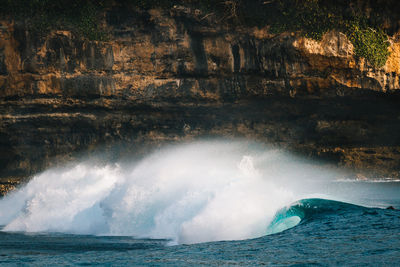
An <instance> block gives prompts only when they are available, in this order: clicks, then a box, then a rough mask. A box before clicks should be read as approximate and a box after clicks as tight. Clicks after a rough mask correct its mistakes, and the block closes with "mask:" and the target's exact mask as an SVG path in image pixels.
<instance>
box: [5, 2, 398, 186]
mask: <svg viewBox="0 0 400 267" xmlns="http://www.w3.org/2000/svg"><path fill="white" fill-rule="evenodd" d="M104 23H105V25H106V27H107V28H108V30H109V32H110V33H111V34H112V38H110V40H107V41H88V40H84V39H82V38H80V37H78V36H75V35H74V34H73V33H71V32H68V31H52V32H51V33H49V34H48V35H47V36H45V37H38V36H35V35H34V34H33V33H31V32H30V31H29V30H28V29H27V28H26V26H25V25H23V24H21V23H18V22H16V21H10V20H3V21H1V22H0V24H1V25H0V37H1V38H0V163H1V166H0V182H1V183H2V188H6V187H8V188H11V187H12V186H14V184H12V185H11V184H9V185H8V184H7V183H8V181H9V179H10V177H19V178H18V179H17V180H20V181H25V180H26V179H29V177H31V176H32V175H34V174H35V173H37V172H40V171H42V170H44V169H46V168H48V167H51V166H55V165H57V164H62V163H65V162H68V161H70V160H73V159H76V158H78V156H81V155H91V154H92V153H94V151H97V150H98V149H102V150H104V151H113V152H112V153H114V154H115V157H120V156H122V155H125V154H127V153H139V154H140V153H142V152H141V151H142V150H143V148H141V147H156V146H161V145H163V144H165V143H171V142H180V141H190V140H197V139H201V138H205V137H207V138H209V137H213V138H221V137H223V138H248V139H251V140H255V141H258V142H262V143H267V144H270V145H272V146H275V147H277V148H279V149H285V150H288V151H291V152H292V153H296V154H298V155H301V156H304V157H306V158H309V159H313V160H315V159H316V160H318V161H320V162H323V163H324V164H325V163H326V164H329V165H331V166H335V167H338V168H345V169H346V170H348V171H349V172H350V173H352V175H353V176H354V177H361V178H363V177H365V178H369V177H374V178H376V177H378V178H379V177H393V178H396V177H400V106H399V105H398V104H399V102H400V97H399V93H398V92H399V89H400V85H399V77H400V64H399V58H400V43H399V42H398V36H397V35H394V36H392V37H391V39H390V42H391V45H390V47H389V50H390V51H391V54H390V56H389V59H388V61H387V62H386V65H385V66H384V67H382V68H379V69H377V68H374V67H372V66H371V65H369V63H368V62H366V61H365V60H364V59H362V58H357V57H355V56H354V51H353V49H354V48H353V46H352V44H351V42H350V41H349V40H348V39H347V37H346V36H345V35H344V34H342V33H340V32H337V31H331V32H328V33H327V34H325V35H324V36H323V38H322V40H321V41H315V40H311V39H307V38H304V37H302V36H299V35H297V34H296V33H292V32H286V33H282V34H279V35H273V34H270V33H269V32H268V28H257V27H237V28H235V29H234V30H233V29H229V28H226V27H225V26H222V25H216V24H215V22H212V21H208V20H199V19H198V18H197V17H196V15H195V14H194V13H193V12H192V11H190V10H184V9H175V10H172V11H171V12H166V11H165V10H164V11H162V10H158V9H153V10H150V11H148V12H147V11H146V12H144V11H143V12H138V13H123V12H121V11H118V10H110V11H109V13H108V14H107V15H106V16H105V21H104ZM2 190H3V189H2Z"/></svg>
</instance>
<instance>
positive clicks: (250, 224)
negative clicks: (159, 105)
mask: <svg viewBox="0 0 400 267" xmlns="http://www.w3.org/2000/svg"><path fill="white" fill-rule="evenodd" d="M338 176H339V174H337V173H333V172H329V171H327V170H324V169H321V168H317V167H315V166H314V165H311V164H309V163H308V162H305V161H303V160H301V159H299V158H296V157H294V156H291V155H289V154H287V153H284V152H282V151H280V150H276V149H272V148H268V147H266V146H263V145H260V144H257V143H249V142H239V141H238V142H232V141H229V142H228V141H207V142H206V141H204V142H196V143H192V144H183V145H178V146H169V147H165V148H163V149H160V150H158V151H156V152H154V153H152V154H151V155H149V156H147V157H145V158H143V159H142V160H139V161H129V160H124V161H121V162H119V163H113V164H106V165H104V164H99V163H94V162H92V161H85V162H81V163H79V164H76V165H73V166H69V167H64V168H58V169H51V170H48V171H45V172H43V173H41V174H39V175H37V176H35V177H34V178H33V179H32V180H31V181H30V182H29V183H28V184H27V185H26V186H25V187H23V188H21V189H20V190H18V191H16V192H13V193H11V194H9V195H8V196H7V197H5V198H4V199H2V200H0V225H5V227H4V229H3V231H26V232H63V233H74V234H93V235H123V236H125V235H128V236H134V237H138V238H142V237H143V238H163V239H164V238H165V239H171V240H172V241H173V242H174V243H180V244H182V243H185V244H186V243H187V244H190V243H199V242H207V241H218V240H241V239H249V238H255V237H260V236H263V235H265V234H266V233H267V228H268V225H269V224H270V223H271V221H272V220H273V218H274V215H275V214H276V212H277V211H278V210H280V209H282V208H283V207H286V206H288V205H290V204H291V203H293V202H295V201H297V200H300V199H303V198H307V197H329V198H331V199H336V200H341V198H343V197H342V196H340V194H337V195H335V192H332V190H329V188H330V184H331V182H332V181H333V180H334V179H337V178H338ZM328 194H329V196H328ZM292 221H293V219H292ZM292 221H291V223H292V224H293V222H292ZM295 222H296V223H298V221H296V220H295ZM296 223H294V224H293V225H291V226H294V225H295V224H296Z"/></svg>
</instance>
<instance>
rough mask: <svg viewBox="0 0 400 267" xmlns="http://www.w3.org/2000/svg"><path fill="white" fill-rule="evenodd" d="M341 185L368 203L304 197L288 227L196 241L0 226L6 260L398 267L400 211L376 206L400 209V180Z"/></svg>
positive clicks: (289, 212)
mask: <svg viewBox="0 0 400 267" xmlns="http://www.w3.org/2000/svg"><path fill="white" fill-rule="evenodd" d="M336 187H343V188H346V189H347V191H346V190H345V189H343V190H344V191H343V193H344V194H346V193H351V192H352V189H351V188H353V189H354V188H361V189H362V188H364V190H358V191H357V192H359V193H358V194H359V195H357V197H358V198H363V199H364V201H365V203H367V204H368V205H366V206H369V207H365V206H358V205H354V204H349V203H345V202H337V201H333V200H327V199H316V198H314V199H303V200H300V201H297V202H295V203H293V205H291V206H289V207H284V208H283V209H281V210H279V211H278V212H277V214H276V216H275V218H274V220H273V221H272V223H271V225H270V227H269V228H274V227H278V226H279V225H280V226H282V225H286V224H287V223H288V222H289V224H290V222H293V221H296V219H297V218H298V219H299V220H300V223H299V224H297V225H296V226H294V227H292V228H290V229H287V230H285V231H283V232H280V233H275V234H271V235H266V236H263V237H260V238H256V239H249V240H242V241H220V242H209V243H200V244H193V245H175V246H171V245H170V244H169V240H154V239H135V238H134V237H127V236H87V235H68V234H60V233H54V234H52V233H15V232H14V233H10V232H0V264H1V265H4V266H7V265H50V266H54V265H92V264H101V265H113V266H122V265H152V266H154V265H156V266H157V265H171V266H179V265H184V266H188V265H207V266H209V265H214V266H217V265H218V266H219V265H241V266H242V265H245V266H248V265H274V266H286V265H291V266H304V265H317V266H318V265H322V266H326V265H333V266H335V265H336V266H399V264H400V211H399V210H389V209H384V208H373V207H371V206H374V205H375V206H376V207H382V206H394V207H397V208H400V183H340V184H336ZM353 191H354V190H353ZM360 192H363V193H360ZM368 196H369V198H368ZM349 197H350V196H349ZM293 218H295V219H293ZM234 223H235V222H234V221H232V224H234ZM267 232H268V229H266V233H267Z"/></svg>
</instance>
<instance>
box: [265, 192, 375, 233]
mask: <svg viewBox="0 0 400 267" xmlns="http://www.w3.org/2000/svg"><path fill="white" fill-rule="evenodd" d="M368 210H371V211H372V210H373V209H369V208H366V207H362V206H357V205H353V204H350V203H345V202H340V201H335V200H328V199H320V198H310V199H302V200H299V201H296V202H295V203H293V204H292V205H290V206H289V207H285V208H283V209H281V210H279V211H278V212H277V213H276V214H275V217H274V218H273V220H272V221H271V223H270V224H269V226H268V228H267V232H266V234H267V235H270V234H275V233H279V232H282V231H285V230H287V229H290V228H293V227H295V226H296V225H298V224H301V223H306V222H308V221H310V220H314V219H316V218H321V217H324V216H327V215H329V214H331V215H335V216H340V215H342V214H343V213H347V212H352V213H354V212H356V211H361V212H366V211H368ZM372 212H373V211H372Z"/></svg>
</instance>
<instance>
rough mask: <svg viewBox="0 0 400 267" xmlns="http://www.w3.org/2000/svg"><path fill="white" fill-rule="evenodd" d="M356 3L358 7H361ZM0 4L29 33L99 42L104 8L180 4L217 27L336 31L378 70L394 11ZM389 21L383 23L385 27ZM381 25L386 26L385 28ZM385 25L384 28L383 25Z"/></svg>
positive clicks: (193, 2) (135, 0) (124, 2)
mask: <svg viewBox="0 0 400 267" xmlns="http://www.w3.org/2000/svg"><path fill="white" fill-rule="evenodd" d="M361 2H362V3H361ZM361 2H360V1H356V0H269V1H265V0H247V1H245V0H175V1H167V0H58V1H54V0H0V7H1V9H0V14H1V15H3V16H5V15H6V16H11V17H14V18H17V19H19V20H23V21H25V23H26V24H27V25H30V28H31V30H34V31H36V32H38V33H41V34H46V33H47V32H48V31H49V30H51V29H69V30H73V31H75V32H76V33H78V34H81V35H82V36H84V37H86V38H88V39H90V40H105V39H106V36H107V34H106V32H105V31H104V29H102V28H101V26H99V25H101V21H102V19H103V18H104V14H105V12H106V11H107V10H109V9H112V8H115V7H117V6H119V7H123V8H126V9H128V10H129V9H132V8H133V9H139V10H146V9H151V8H163V9H169V8H172V7H173V6H174V5H183V6H187V7H191V8H193V9H199V10H201V11H202V12H203V14H204V15H205V16H207V15H213V16H214V17H216V18H217V19H216V20H217V21H218V22H219V23H226V24H230V25H244V26H265V25H270V30H271V32H272V33H277V34H278V33H281V32H285V31H291V32H299V33H301V34H302V35H304V36H305V37H308V38H313V39H316V40H320V39H321V38H322V36H323V34H324V33H326V32H328V31H330V30H339V31H342V32H344V33H346V35H347V36H348V38H349V39H350V40H351V42H352V43H353V45H354V48H355V50H354V51H355V54H356V56H358V57H363V58H365V59H367V60H368V61H369V62H370V63H371V64H372V65H373V66H374V67H382V66H383V65H384V64H385V62H386V60H387V58H388V56H389V52H388V49H387V48H388V46H389V43H388V36H387V34H386V32H385V31H391V32H393V31H394V30H397V29H393V27H392V28H391V27H387V25H388V24H390V20H393V21H395V20H396V17H394V18H393V16H396V14H397V13H396V12H395V11H393V10H397V8H399V7H400V4H399V2H397V1H395V0H366V1H361ZM388 22H389V23H388ZM385 25H386V26H385ZM384 26H385V27H384Z"/></svg>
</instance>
